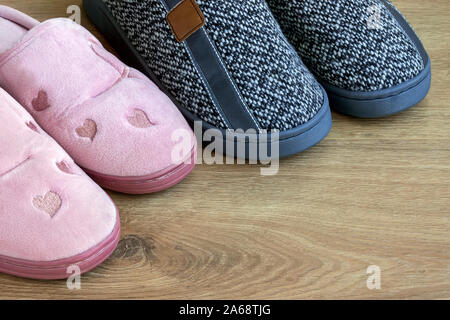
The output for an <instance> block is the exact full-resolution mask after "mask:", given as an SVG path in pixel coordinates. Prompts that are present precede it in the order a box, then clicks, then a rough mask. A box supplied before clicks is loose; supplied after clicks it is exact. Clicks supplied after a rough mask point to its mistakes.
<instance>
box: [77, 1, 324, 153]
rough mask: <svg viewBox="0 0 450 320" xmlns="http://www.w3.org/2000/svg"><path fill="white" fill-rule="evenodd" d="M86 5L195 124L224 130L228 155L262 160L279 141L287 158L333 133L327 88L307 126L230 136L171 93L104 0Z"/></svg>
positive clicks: (124, 54)
mask: <svg viewBox="0 0 450 320" xmlns="http://www.w3.org/2000/svg"><path fill="white" fill-rule="evenodd" d="M83 5H84V8H85V10H86V12H87V15H88V17H89V18H90V19H91V21H92V22H93V23H94V25H95V26H96V27H97V28H98V29H99V31H100V32H101V33H102V34H103V35H104V36H105V38H106V39H107V40H108V41H109V42H110V44H111V45H112V46H113V48H114V49H115V50H116V51H117V52H118V53H119V55H120V56H121V58H122V59H123V61H124V62H125V63H127V64H128V65H129V66H132V67H134V68H136V69H138V70H141V71H142V72H144V73H145V74H146V75H147V76H148V77H149V78H150V79H151V80H152V81H153V82H154V83H155V84H156V85H158V86H159V88H160V89H161V90H162V91H163V92H164V93H165V94H166V95H167V96H168V97H169V98H171V100H172V101H173V102H174V103H175V105H176V106H177V107H178V108H179V109H180V111H181V113H182V114H183V115H184V116H185V118H186V119H187V120H188V121H189V122H191V124H193V123H194V122H196V121H200V122H202V129H203V131H206V130H209V129H213V130H214V131H216V132H220V133H221V135H222V138H221V139H222V141H217V144H220V143H222V146H223V153H224V154H225V155H228V156H238V157H239V158H246V159H250V160H261V157H260V156H259V151H260V147H261V146H263V147H264V148H266V146H267V151H266V150H264V152H263V153H262V154H264V155H266V154H267V156H269V157H273V156H274V153H275V151H274V150H275V149H274V146H273V143H277V144H278V146H279V151H278V156H279V158H284V157H288V156H291V155H294V154H297V153H300V152H302V151H305V150H307V149H309V148H311V147H312V146H314V145H316V144H318V143H319V142H320V141H322V140H323V139H324V138H325V137H326V136H327V135H328V133H329V132H330V130H331V127H332V120H331V111H330V106H329V101H328V97H327V95H326V93H325V90H324V102H323V106H322V108H321V110H320V111H319V112H318V114H317V115H316V116H315V117H314V118H313V119H311V120H310V121H308V122H307V123H306V124H304V125H301V126H299V127H297V128H294V129H291V130H288V131H283V132H280V133H279V135H278V138H277V137H273V138H274V141H271V140H272V135H271V134H270V133H269V134H234V135H231V136H230V135H229V134H228V135H227V130H223V129H219V128H216V127H213V126H211V125H210V124H209V123H206V122H204V121H201V119H199V118H198V117H197V116H196V115H195V114H193V113H191V112H189V111H188V110H186V109H185V108H183V107H182V106H180V104H179V103H178V101H177V100H176V99H175V98H174V97H173V96H172V94H170V92H169V91H168V90H167V88H165V86H164V85H163V84H162V83H161V81H159V79H158V78H157V77H156V76H155V75H154V73H153V72H152V71H151V70H150V68H149V67H148V66H147V64H146V63H145V61H144V59H143V58H142V57H141V56H140V54H139V53H138V52H137V50H136V49H135V48H134V46H133V45H132V44H131V42H130V41H129V40H128V38H127V36H126V34H125V33H124V31H123V30H122V28H121V27H120V26H119V24H118V23H117V22H116V20H115V19H114V17H113V16H112V14H111V12H110V10H109V9H108V8H107V6H106V5H105V4H104V2H103V1H102V0H83ZM266 141H267V143H266ZM209 143H211V142H205V143H204V144H206V145H207V144H209ZM242 147H244V150H245V152H244V154H245V156H244V157H242V156H239V155H240V153H242V151H241V150H242ZM238 151H240V152H238ZM255 155H256V156H255Z"/></svg>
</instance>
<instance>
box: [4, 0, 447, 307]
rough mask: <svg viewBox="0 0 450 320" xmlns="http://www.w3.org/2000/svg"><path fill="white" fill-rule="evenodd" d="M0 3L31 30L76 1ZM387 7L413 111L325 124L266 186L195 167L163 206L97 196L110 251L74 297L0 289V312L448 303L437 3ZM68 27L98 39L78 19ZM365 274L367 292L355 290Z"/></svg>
mask: <svg viewBox="0 0 450 320" xmlns="http://www.w3.org/2000/svg"><path fill="white" fill-rule="evenodd" d="M1 3H2V4H5V5H9V6H12V7H15V8H17V9H20V10H22V11H24V12H26V13H28V14H31V15H32V16H34V17H35V18H37V19H39V20H45V19H48V18H52V17H57V16H69V15H67V14H66V8H67V7H68V6H69V5H72V4H81V0H57V1H56V0H36V1H28V0H3V1H2V2H1ZM394 3H395V4H397V6H398V7H399V8H400V9H401V10H402V12H403V13H404V14H405V15H406V16H407V17H408V19H409V20H410V22H411V23H412V24H413V25H414V27H415V28H416V31H417V32H418V34H419V35H420V36H421V38H422V40H423V42H424V44H425V47H426V48H427V49H428V52H429V53H430V55H431V58H432V65H433V84H432V89H431V92H430V94H429V96H428V97H427V98H426V100H425V101H423V102H422V103H421V104H420V105H418V106H417V107H415V108H413V109H412V110H410V111H408V112H404V113H402V114H400V115H397V116H394V117H391V118H388V119H383V120H371V121H363V120H356V119H352V118H349V117H345V116H341V115H338V114H334V127H333V129H332V132H331V134H330V135H329V137H328V138H327V139H326V140H325V141H323V142H322V143H321V144H320V145H318V146H317V147H315V148H313V149H311V150H310V151H307V152H305V153H303V154H301V155H298V156H294V157H291V158H289V159H287V160H283V161H282V162H281V168H280V172H279V174H278V175H277V176H274V177H262V176H260V174H259V168H258V167H257V166H207V165H198V166H197V168H196V170H195V171H194V172H193V173H192V175H191V176H189V178H188V179H186V180H185V181H184V182H183V183H181V184H180V185H178V186H176V187H175V188H173V189H171V190H168V191H166V192H162V193H159V194H155V195H150V196H128V195H122V194H116V193H111V196H112V198H113V200H114V201H115V202H116V204H117V205H118V207H119V209H120V213H121V223H122V230H123V231H122V239H121V241H120V244H119V247H118V249H117V251H116V252H115V253H114V254H113V256H112V257H111V258H110V259H109V260H107V262H106V263H104V264H103V265H102V266H100V267H99V268H97V269H96V270H94V271H93V272H90V273H89V274H87V275H86V276H84V277H83V278H82V289H81V290H79V291H70V290H68V289H67V288H66V283H65V281H48V282H47V281H30V280H23V279H19V278H15V277H11V276H7V275H0V288H1V291H0V298H39V299H41V298H52V299H53V298H63V299H66V298H73V299H78V298H94V299H98V298H107V299H109V298H113V299H118V298H137V299H143V298H145V299H147V298H151V299H191V298H193V299H197V298H199V299H212V298H216V299H222V298H227V299H228V298H229V299H241V298H245V299H260V298H263V299H269V298H270V299H313V298H325V299H332V298H339V299H350V298H356V299H363V298H389V299H392V298H400V299H410V298H411V299H419V298H426V299H429V298H433V299H434V298H436V299H449V298H450V229H449V228H450V220H449V217H450V108H449V101H450V87H449V86H450V81H449V80H450V74H449V70H450V59H449V57H450V20H449V18H448V17H449V16H450V1H448V0H428V1H423V0H397V1H394ZM82 24H83V25H84V26H86V27H87V28H88V29H89V30H91V31H93V32H94V33H95V34H96V35H98V33H97V32H96V31H95V29H94V28H93V27H92V25H91V23H90V22H89V21H88V19H87V18H86V16H85V15H84V13H83V17H82ZM98 36H99V35H98ZM101 39H102V40H103V38H101ZM370 265H378V266H379V267H380V268H381V289H380V290H369V289H368V288H367V286H366V280H367V277H368V275H367V274H366V269H367V267H368V266H370Z"/></svg>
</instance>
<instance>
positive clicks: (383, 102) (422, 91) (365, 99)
mask: <svg viewBox="0 0 450 320" xmlns="http://www.w3.org/2000/svg"><path fill="white" fill-rule="evenodd" d="M382 3H383V4H384V5H385V7H386V8H387V9H388V10H389V12H390V13H391V14H392V15H393V16H394V18H395V19H396V20H397V22H398V23H399V24H400V26H401V27H402V28H403V30H404V31H405V33H406V34H407V35H408V36H409V38H410V39H411V41H412V42H413V43H414V44H415V45H416V47H417V49H418V50H419V52H420V55H421V56H422V59H423V62H424V65H425V69H424V70H423V71H422V72H421V73H420V74H419V75H418V76H416V77H415V78H414V79H412V80H409V81H407V82H405V83H402V84H401V85H398V86H395V87H392V88H389V89H385V90H380V91H374V92H354V91H349V90H343V89H340V88H337V87H335V86H332V85H329V84H327V83H325V82H323V81H321V83H322V85H323V87H324V88H325V89H326V90H327V93H328V97H329V99H330V105H331V107H332V108H333V109H334V110H336V111H337V112H340V113H343V114H346V115H350V116H354V117H357V118H382V117H387V116H390V115H393V114H396V113H399V112H402V111H404V110H407V109H409V108H411V107H413V106H415V105H417V104H418V103H419V102H420V101H422V100H423V99H424V98H425V97H426V95H427V94H428V92H429V90H430V86H431V62H430V57H429V56H428V54H427V52H426V50H425V48H424V46H423V44H422V42H421V41H420V39H419V37H418V36H417V34H416V33H415V32H414V30H413V29H412V28H411V26H410V25H409V24H408V22H407V21H406V20H405V19H404V18H403V16H402V15H401V14H400V13H399V12H397V11H396V10H395V9H394V8H393V7H391V6H390V5H389V4H388V3H387V2H386V0H382Z"/></svg>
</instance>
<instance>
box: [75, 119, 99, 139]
mask: <svg viewBox="0 0 450 320" xmlns="http://www.w3.org/2000/svg"><path fill="white" fill-rule="evenodd" d="M76 132H77V134H78V136H79V137H81V138H89V139H91V141H94V138H95V136H96V135H97V124H96V123H95V121H94V120H91V119H87V120H86V121H85V122H84V124H83V126H81V127H79V128H77V130H76Z"/></svg>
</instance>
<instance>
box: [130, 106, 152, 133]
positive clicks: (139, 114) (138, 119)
mask: <svg viewBox="0 0 450 320" xmlns="http://www.w3.org/2000/svg"><path fill="white" fill-rule="evenodd" d="M127 119H128V122H129V123H130V124H131V125H132V126H134V127H136V128H142V129H144V128H149V127H151V126H152V125H153V123H152V122H151V121H150V120H149V119H148V116H147V114H146V113H145V112H144V111H143V110H141V109H134V110H133V114H132V115H131V116H128V117H127Z"/></svg>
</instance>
